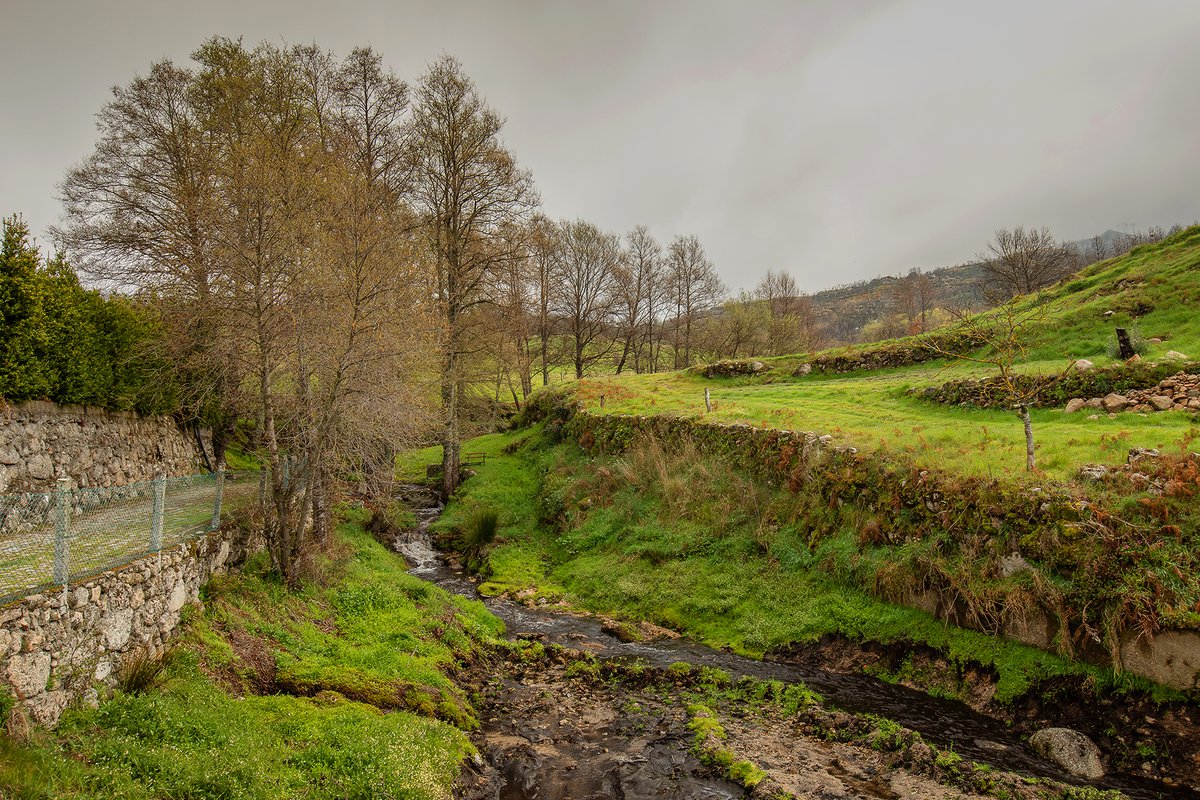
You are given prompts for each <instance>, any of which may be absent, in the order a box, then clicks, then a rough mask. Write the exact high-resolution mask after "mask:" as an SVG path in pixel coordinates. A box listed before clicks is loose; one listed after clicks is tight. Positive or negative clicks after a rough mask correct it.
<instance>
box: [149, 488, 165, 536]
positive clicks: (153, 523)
mask: <svg viewBox="0 0 1200 800" xmlns="http://www.w3.org/2000/svg"><path fill="white" fill-rule="evenodd" d="M166 501H167V476H166V475H163V474H162V473H159V474H158V475H155V476H154V510H153V511H151V512H150V552H151V553H158V552H161V551H162V546H163V509H164V508H165V507H166V504H167V502H166Z"/></svg>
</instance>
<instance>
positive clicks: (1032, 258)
mask: <svg viewBox="0 0 1200 800" xmlns="http://www.w3.org/2000/svg"><path fill="white" fill-rule="evenodd" d="M982 262H983V269H984V272H985V273H986V275H987V277H988V278H989V280H990V281H991V283H992V284H993V285H994V287H995V288H996V289H997V290H998V291H1000V292H1002V293H1003V294H1004V296H1005V297H1014V296H1016V295H1019V294H1029V293H1030V292H1034V291H1037V290H1038V289H1041V288H1042V287H1044V286H1049V285H1050V284H1052V283H1054V282H1055V281H1057V280H1059V279H1060V278H1062V277H1064V276H1065V275H1066V274H1068V272H1069V270H1070V268H1071V266H1072V265H1073V264H1074V258H1073V255H1072V253H1071V251H1070V249H1069V248H1068V247H1066V246H1065V245H1062V244H1060V243H1058V242H1056V241H1055V240H1054V237H1053V236H1052V235H1051V234H1050V231H1049V230H1047V229H1046V228H1042V229H1040V230H1034V229H1029V230H1026V229H1025V228H1024V227H1023V226H1020V225H1018V226H1017V227H1015V228H1013V229H1011V230H1009V229H1007V228H1001V229H1000V230H998V231H996V237H995V239H993V240H992V241H991V242H990V243H989V244H988V253H987V254H986V255H985V256H983V257H982Z"/></svg>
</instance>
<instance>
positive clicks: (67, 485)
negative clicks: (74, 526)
mask: <svg viewBox="0 0 1200 800" xmlns="http://www.w3.org/2000/svg"><path fill="white" fill-rule="evenodd" d="M54 511H55V514H54V582H55V583H57V584H61V585H62V587H63V589H66V587H67V577H68V576H69V575H70V574H71V567H70V551H69V549H68V545H67V535H68V534H69V533H70V529H71V479H70V478H59V479H58V483H57V484H55V486H54Z"/></svg>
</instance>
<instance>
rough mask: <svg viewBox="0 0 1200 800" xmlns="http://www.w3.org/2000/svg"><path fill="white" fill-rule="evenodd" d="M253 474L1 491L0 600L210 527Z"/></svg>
mask: <svg viewBox="0 0 1200 800" xmlns="http://www.w3.org/2000/svg"><path fill="white" fill-rule="evenodd" d="M257 491H258V481H257V479H256V476H255V477H243V476H240V475H237V474H229V475H226V474H225V473H223V472H222V473H210V474H206V475H190V476H187V477H182V478H158V479H156V480H153V481H148V482H144V483H131V484H128V485H125V486H113V487H104V488H97V487H79V488H75V487H72V485H71V483H70V482H69V481H67V480H61V481H59V483H58V485H57V486H56V487H55V489H54V491H52V492H46V493H27V494H11V495H0V603H5V602H9V601H11V600H15V599H17V598H19V597H23V596H25V595H27V594H32V593H35V592H39V591H42V590H45V589H48V588H50V587H54V586H65V585H68V584H70V583H73V582H76V581H78V580H79V579H81V578H86V577H89V576H92V575H96V574H97V573H100V572H104V571H105V570H108V569H113V568H114V567H119V566H121V565H123V564H127V563H129V562H130V561H133V560H135V559H138V558H141V557H142V556H145V555H149V554H151V553H156V552H158V551H160V550H162V549H164V548H168V547H172V546H174V545H177V544H180V543H182V542H185V541H187V540H189V539H191V538H194V537H196V536H198V535H200V534H202V533H206V532H208V531H210V530H214V529H215V528H216V527H217V526H218V525H219V524H220V521H221V515H222V513H224V512H228V511H229V510H231V509H232V508H235V507H240V506H244V505H245V504H247V503H249V502H252V501H253V500H254V499H255V497H256V494H257Z"/></svg>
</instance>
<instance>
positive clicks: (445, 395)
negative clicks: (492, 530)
mask: <svg viewBox="0 0 1200 800" xmlns="http://www.w3.org/2000/svg"><path fill="white" fill-rule="evenodd" d="M455 349H456V347H455V342H454V339H453V337H452V338H451V341H450V343H449V345H448V349H447V351H446V361H445V364H444V365H443V369H442V413H443V414H444V415H445V420H444V427H443V429H442V495H443V496H444V497H445V498H446V499H449V498H450V496H451V495H452V494H454V492H455V490H457V489H458V478H459V474H458V470H459V441H458V381H457V379H456V376H457V374H458V353H457V352H455Z"/></svg>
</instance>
